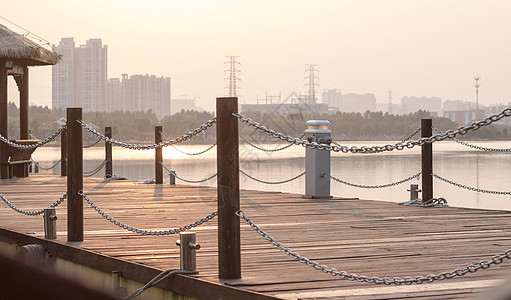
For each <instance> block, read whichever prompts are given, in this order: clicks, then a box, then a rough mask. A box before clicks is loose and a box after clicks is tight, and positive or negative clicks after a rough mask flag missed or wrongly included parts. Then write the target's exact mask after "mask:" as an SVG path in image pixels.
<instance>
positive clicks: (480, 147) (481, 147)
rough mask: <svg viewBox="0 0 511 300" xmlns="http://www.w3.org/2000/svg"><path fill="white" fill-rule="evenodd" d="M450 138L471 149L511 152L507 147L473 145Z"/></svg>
mask: <svg viewBox="0 0 511 300" xmlns="http://www.w3.org/2000/svg"><path fill="white" fill-rule="evenodd" d="M432 128H433V129H434V130H435V131H436V132H438V133H443V131H442V130H440V129H438V128H436V127H435V126H432ZM451 140H453V141H455V142H456V143H458V144H461V145H463V146H466V147H470V148H473V149H477V150H482V151H489V152H511V148H507V149H502V148H489V147H483V146H478V145H474V144H469V143H467V142H464V141H462V140H458V139H457V138H451Z"/></svg>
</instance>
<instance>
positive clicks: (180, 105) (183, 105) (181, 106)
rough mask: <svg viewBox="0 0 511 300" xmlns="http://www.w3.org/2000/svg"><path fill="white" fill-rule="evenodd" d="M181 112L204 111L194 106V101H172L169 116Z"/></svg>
mask: <svg viewBox="0 0 511 300" xmlns="http://www.w3.org/2000/svg"><path fill="white" fill-rule="evenodd" d="M182 110H184V111H187V110H195V111H204V109H203V108H202V107H200V106H196V105H195V99H172V101H171V108H170V112H171V114H172V115H174V114H177V113H178V112H181V111H182Z"/></svg>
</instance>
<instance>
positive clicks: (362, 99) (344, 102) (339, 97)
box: [322, 89, 377, 114]
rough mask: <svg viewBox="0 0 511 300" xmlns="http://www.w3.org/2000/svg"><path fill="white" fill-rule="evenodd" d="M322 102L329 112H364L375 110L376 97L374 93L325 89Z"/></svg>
mask: <svg viewBox="0 0 511 300" xmlns="http://www.w3.org/2000/svg"><path fill="white" fill-rule="evenodd" d="M322 100H323V103H324V104H327V105H328V110H329V111H331V112H337V111H339V112H354V113H361V114H362V113H365V112H366V111H376V110H377V108H376V97H375V96H374V94H363V95H362V94H354V93H350V94H343V93H341V91H340V90H339V89H330V90H329V89H325V90H324V91H323V94H322Z"/></svg>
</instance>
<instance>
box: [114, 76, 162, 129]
mask: <svg viewBox="0 0 511 300" xmlns="http://www.w3.org/2000/svg"><path fill="white" fill-rule="evenodd" d="M108 91H109V95H108V96H109V99H108V102H107V107H108V108H107V111H114V110H123V111H148V110H151V111H152V112H154V113H155V114H156V117H157V118H158V119H161V118H163V117H164V116H168V115H170V78H169V77H157V76H155V75H132V76H128V75H127V74H122V79H119V78H111V79H110V80H109V83H108Z"/></svg>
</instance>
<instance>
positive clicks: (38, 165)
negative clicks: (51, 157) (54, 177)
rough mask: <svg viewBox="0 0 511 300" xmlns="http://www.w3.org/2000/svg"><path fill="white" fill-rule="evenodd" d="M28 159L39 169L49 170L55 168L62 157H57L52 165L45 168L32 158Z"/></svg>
mask: <svg viewBox="0 0 511 300" xmlns="http://www.w3.org/2000/svg"><path fill="white" fill-rule="evenodd" d="M30 160H31V161H32V162H33V163H34V164H35V165H36V166H37V167H38V168H39V169H41V170H51V169H53V168H55V167H56V166H57V165H58V164H60V162H61V161H62V159H59V160H58V161H57V162H56V163H55V164H54V165H53V166H51V167H49V168H45V167H42V166H41V165H40V164H39V163H38V162H36V161H35V160H33V159H32V158H30Z"/></svg>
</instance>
